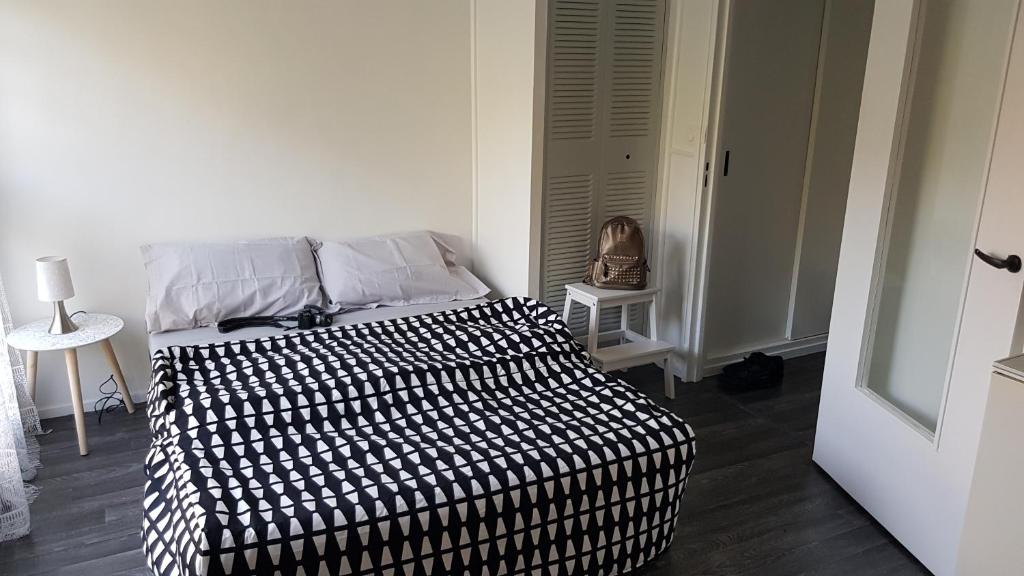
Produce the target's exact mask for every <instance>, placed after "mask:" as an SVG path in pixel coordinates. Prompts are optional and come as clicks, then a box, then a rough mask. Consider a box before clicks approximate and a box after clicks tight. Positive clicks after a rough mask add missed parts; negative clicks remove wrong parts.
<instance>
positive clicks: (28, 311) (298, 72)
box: [0, 0, 532, 415]
mask: <svg viewBox="0 0 1024 576" xmlns="http://www.w3.org/2000/svg"><path fill="white" fill-rule="evenodd" d="M528 4H529V5H530V6H531V9H532V3H528ZM521 10H522V11H523V12H522V15H524V16H525V9H521ZM516 22H520V23H522V24H524V25H525V20H522V21H521V20H517V21H516ZM470 28H471V15H470V3H469V2H466V1H464V0H452V1H432V2H418V1H415V0H403V1H387V2H370V1H366V2H312V1H307V2H303V3H302V5H301V7H299V6H297V5H296V4H295V3H292V2H289V3H280V2H269V1H242V0H220V1H218V2H205V1H199V0H188V1H176V2H155V1H129V0H106V1H95V2H77V1H74V0H67V1H46V2H36V1H32V0H23V1H13V0H10V1H8V0H4V1H2V2H0V272H2V274H3V279H4V282H5V285H6V287H7V289H8V293H9V297H10V301H11V307H12V310H13V313H14V318H15V321H16V322H18V323H21V322H27V321H29V320H32V319H35V318H39V317H44V316H47V315H48V314H49V308H48V306H47V305H46V304H43V303H40V302H37V301H36V299H35V280H34V277H33V259H34V258H36V257H38V256H42V255H47V254H61V255H65V256H67V257H68V258H69V261H70V264H71V269H72V273H73V275H74V280H75V287H76V290H77V293H78V296H77V297H75V298H74V299H73V300H71V301H69V303H68V307H69V309H70V310H78V309H88V310H93V311H105V312H111V313H115V314H118V315H120V316H122V317H124V318H125V320H126V322H127V328H126V330H125V331H124V332H123V333H122V334H120V335H118V336H117V337H116V338H115V339H114V346H115V348H116V349H117V351H118V354H119V356H120V359H121V363H122V366H123V367H124V369H125V372H126V376H127V377H128V379H129V386H130V387H131V389H132V390H133V391H135V392H136V393H138V394H140V395H141V394H142V393H143V392H144V390H145V389H146V387H147V385H148V378H149V375H148V372H149V366H148V354H147V352H146V336H145V326H144V322H143V309H144V301H143V300H144V292H145V278H144V275H143V270H142V264H141V259H140V257H139V253H138V246H139V245H140V244H142V243H145V242H153V241H166V240H184V239H188V240H202V239H216V238H250V237H259V236H272V235H281V234H310V235H317V236H321V237H347V236H355V235H362V234H370V233H379V232H386V231H396V230H406V229H419V228H431V229H435V230H438V231H441V232H446V233H450V234H455V235H459V236H461V237H463V238H469V237H470V236H471V234H472V219H473V215H472V138H471V129H472V126H471V119H472V116H471V114H470V109H471V105H470V104H471V94H472V91H471V86H470V72H471V62H470V39H471V36H470ZM514 30H515V31H516V33H517V34H518V33H519V32H522V34H523V35H525V34H526V33H527V32H526V31H522V30H519V28H514ZM513 112H514V113H516V114H519V115H524V114H526V111H521V110H514V111H513ZM514 118H518V116H515V117H514ZM515 138H516V143H515V148H516V149H517V150H525V149H526V148H527V145H526V143H525V141H524V139H523V137H522V135H517V136H516V137H515ZM514 176H515V178H516V183H515V184H509V186H516V187H521V186H523V185H524V184H522V183H521V182H520V180H521V177H520V175H519V174H515V175H514ZM501 210H502V211H504V210H506V207H502V208H501ZM507 210H508V213H509V218H515V219H518V218H521V217H523V216H524V215H526V214H528V213H527V212H525V211H524V209H523V205H522V204H521V203H517V204H515V205H514V206H510V207H507ZM510 241H514V242H517V243H518V242H519V241H520V238H519V236H514V237H511V238H510ZM482 257H487V258H489V259H490V258H496V257H502V254H501V253H500V252H495V253H492V252H490V251H489V250H484V251H482ZM514 258H515V259H516V260H515V264H516V265H517V266H519V265H521V263H520V262H519V261H518V259H521V258H522V256H521V255H518V254H517V255H515V256H514ZM509 259H510V260H512V259H513V257H511V256H510V257H509ZM519 282H520V281H519V280H510V281H508V282H507V283H506V282H505V281H504V280H502V282H501V285H500V286H499V287H500V288H501V289H502V290H510V291H516V290H518V287H519ZM79 358H80V361H81V363H82V378H83V388H84V391H85V397H86V406H87V407H91V401H90V400H91V399H93V398H95V397H96V396H97V391H96V385H97V384H98V383H99V382H100V381H101V380H103V379H104V378H106V376H107V374H109V371H108V370H107V368H106V367H105V366H104V365H103V362H102V358H101V354H100V352H99V351H98V350H96V351H83V352H82V353H80V354H79ZM62 363H63V361H62V358H61V356H60V355H58V354H44V355H42V356H41V358H40V377H39V380H40V381H39V390H38V398H37V399H38V404H39V406H40V408H41V411H42V413H43V414H44V415H53V414H57V413H68V412H69V411H70V408H69V400H68V392H67V383H66V376H65V374H64V368H63V366H62Z"/></svg>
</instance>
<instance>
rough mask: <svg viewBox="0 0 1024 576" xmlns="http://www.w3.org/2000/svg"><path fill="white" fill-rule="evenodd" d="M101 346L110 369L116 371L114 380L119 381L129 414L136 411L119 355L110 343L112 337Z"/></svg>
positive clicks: (119, 389)
mask: <svg viewBox="0 0 1024 576" xmlns="http://www.w3.org/2000/svg"><path fill="white" fill-rule="evenodd" d="M100 348H102V349H103V355H104V356H106V357H107V364H110V371H111V372H113V373H114V374H113V375H114V382H117V389H118V391H119V392H121V397H122V398H124V407H125V408H126V409H128V413H129V414H132V413H134V412H135V402H132V395H131V394H129V393H128V384H126V383H125V381H124V374H123V373H122V372H121V365H120V364H118V362H117V356H115V355H114V347H113V346H112V345H111V344H110V339H109V338H108V339H106V340H104V341H102V342H100Z"/></svg>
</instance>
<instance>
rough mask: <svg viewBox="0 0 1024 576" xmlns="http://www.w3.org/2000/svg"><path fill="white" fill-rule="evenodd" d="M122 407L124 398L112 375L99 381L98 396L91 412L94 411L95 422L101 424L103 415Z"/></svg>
mask: <svg viewBox="0 0 1024 576" xmlns="http://www.w3.org/2000/svg"><path fill="white" fill-rule="evenodd" d="M123 407H124V398H122V397H121V393H120V392H118V390H117V382H115V381H114V375H113V374H111V375H110V377H109V378H107V379H106V380H104V381H103V382H101V383H100V398H99V400H97V401H96V404H94V405H93V412H95V413H96V423H97V424H103V415H104V414H106V413H108V412H116V411H117V410H118V409H120V408H123Z"/></svg>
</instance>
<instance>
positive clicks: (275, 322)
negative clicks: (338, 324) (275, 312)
mask: <svg viewBox="0 0 1024 576" xmlns="http://www.w3.org/2000/svg"><path fill="white" fill-rule="evenodd" d="M349 310H350V309H341V310H337V311H335V312H327V311H326V310H324V309H323V308H321V307H319V306H314V305H312V304H310V305H307V306H305V307H304V308H303V309H302V310H301V311H300V312H299V313H298V314H295V315H294V316H241V317H238V318H228V319H227V320H221V321H220V322H218V323H217V331H218V332H220V333H221V334H227V333H228V332H234V331H235V330H241V329H242V328H253V327H256V326H270V327H273V328H281V329H283V330H294V329H296V328H298V329H301V330H308V329H310V328H317V327H319V328H326V327H328V326H330V325H331V324H333V323H334V317H335V316H337V315H339V314H342V313H345V312H348V311H349ZM281 322H295V323H296V324H295V326H285V325H284V324H281Z"/></svg>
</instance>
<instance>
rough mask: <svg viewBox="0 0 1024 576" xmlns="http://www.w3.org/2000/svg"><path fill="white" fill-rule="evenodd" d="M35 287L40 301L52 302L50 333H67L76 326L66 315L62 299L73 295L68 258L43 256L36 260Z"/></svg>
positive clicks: (75, 328)
mask: <svg viewBox="0 0 1024 576" xmlns="http://www.w3.org/2000/svg"><path fill="white" fill-rule="evenodd" d="M36 288H37V291H38V295H39V300H40V301H41V302H53V321H52V322H51V323H50V334H68V333H70V332H74V331H75V330H78V326H75V323H74V322H72V321H71V318H70V317H68V311H67V310H66V309H65V308H64V301H65V300H67V299H68V298H71V297H73V296H74V295H75V287H74V285H73V284H72V283H71V270H70V269H69V268H68V259H67V258H64V257H63V256H44V257H42V258H39V259H37V260H36Z"/></svg>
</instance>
